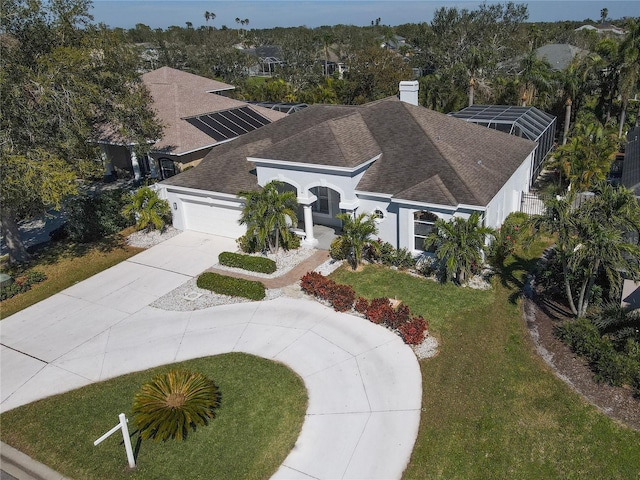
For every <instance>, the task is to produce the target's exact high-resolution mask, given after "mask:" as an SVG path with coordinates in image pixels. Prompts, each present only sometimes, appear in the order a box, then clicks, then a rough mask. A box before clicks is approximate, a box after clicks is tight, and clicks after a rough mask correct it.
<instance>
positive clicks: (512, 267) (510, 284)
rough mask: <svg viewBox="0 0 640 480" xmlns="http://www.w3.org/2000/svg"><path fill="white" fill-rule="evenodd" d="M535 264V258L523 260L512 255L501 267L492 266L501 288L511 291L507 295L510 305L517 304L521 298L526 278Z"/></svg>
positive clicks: (518, 256) (536, 260)
mask: <svg viewBox="0 0 640 480" xmlns="http://www.w3.org/2000/svg"><path fill="white" fill-rule="evenodd" d="M537 262H538V259H537V258H524V257H521V256H520V255H516V254H514V255H512V256H510V257H508V258H507V259H506V260H505V261H504V262H502V265H496V266H494V267H495V268H496V276H497V277H498V278H499V279H500V283H501V284H502V286H503V287H504V288H508V289H510V290H513V292H512V293H511V294H510V295H509V302H510V303H512V304H515V303H517V301H518V299H519V298H520V297H521V296H522V293H523V290H524V288H525V284H526V282H527V276H528V275H529V273H530V272H533V271H534V269H535V266H536V263H537Z"/></svg>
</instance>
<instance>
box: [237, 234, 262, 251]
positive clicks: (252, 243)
mask: <svg viewBox="0 0 640 480" xmlns="http://www.w3.org/2000/svg"><path fill="white" fill-rule="evenodd" d="M236 243H237V244H238V248H239V249H240V250H241V251H242V252H244V253H256V252H257V251H258V241H257V240H256V237H254V236H249V235H242V236H241V237H239V238H238V239H237V240H236Z"/></svg>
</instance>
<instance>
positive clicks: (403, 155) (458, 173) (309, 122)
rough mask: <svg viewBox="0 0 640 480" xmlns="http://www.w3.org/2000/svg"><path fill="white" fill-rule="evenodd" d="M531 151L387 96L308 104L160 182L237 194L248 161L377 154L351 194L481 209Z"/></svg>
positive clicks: (244, 184) (324, 161)
mask: <svg viewBox="0 0 640 480" xmlns="http://www.w3.org/2000/svg"><path fill="white" fill-rule="evenodd" d="M535 146H536V144H535V143H534V142H531V141H529V140H526V139H522V138H518V137H514V136H512V135H509V134H506V133H502V132H499V131H494V130H490V129H487V128H485V127H482V126H478V125H475V124H472V123H467V122H465V121H463V120H459V119H456V118H453V117H450V116H447V115H443V114H440V113H437V112H434V111H431V110H428V109H426V108H423V107H417V106H414V105H410V104H407V103H404V102H400V101H399V100H398V99H396V98H395V97H390V98H388V99H385V100H382V101H377V102H372V103H369V104H367V105H363V106H329V105H312V106H310V107H308V108H306V109H304V110H302V111H300V112H298V113H295V114H293V115H291V116H289V117H287V118H284V119H282V120H280V121H278V122H276V123H272V124H270V125H267V126H265V127H262V128H260V129H258V130H256V131H254V132H250V133H248V134H246V135H243V136H242V137H239V138H237V139H235V140H233V141H232V142H229V143H226V144H224V145H221V146H219V147H217V148H216V149H214V150H213V151H211V152H210V153H209V155H207V157H206V158H205V159H204V160H203V161H202V163H201V164H200V165H199V166H198V167H196V168H194V169H191V170H189V171H187V172H184V173H182V174H180V175H177V176H175V177H171V178H169V179H168V180H165V181H164V182H163V183H164V184H166V185H179V186H184V187H190V188H195V189H199V190H207V191H216V192H222V193H228V194H236V193H238V191H239V190H251V189H255V188H257V182H256V176H255V171H253V169H254V168H255V166H254V165H253V164H251V163H250V162H247V160H246V158H247V157H254V158H265V159H266V158H268V159H272V160H282V161H290V162H298V163H310V164H320V165H332V166H337V167H345V166H346V167H353V166H355V165H358V164H361V163H363V162H364V161H366V160H369V159H371V158H372V157H374V156H376V155H379V154H381V157H380V158H379V159H378V160H376V161H375V162H374V163H373V164H372V165H371V166H370V167H369V168H368V169H367V171H366V173H365V175H364V176H363V178H362V179H361V180H360V183H359V184H358V187H357V190H358V191H363V192H374V193H383V194H389V195H392V196H394V197H396V198H399V199H403V200H410V201H417V202H424V203H435V204H442V205H452V206H454V205H458V204H468V205H481V206H485V205H487V204H488V203H489V201H490V200H491V199H492V198H493V197H494V196H495V195H496V193H497V192H498V191H499V190H500V188H502V186H503V185H504V183H505V182H506V181H507V180H508V179H509V178H510V177H511V175H512V174H513V173H514V172H515V170H516V169H517V168H518V167H519V166H520V165H521V164H522V162H523V161H524V159H525V158H526V157H527V156H528V155H529V154H530V153H531V152H532V151H533V149H534V148H535Z"/></svg>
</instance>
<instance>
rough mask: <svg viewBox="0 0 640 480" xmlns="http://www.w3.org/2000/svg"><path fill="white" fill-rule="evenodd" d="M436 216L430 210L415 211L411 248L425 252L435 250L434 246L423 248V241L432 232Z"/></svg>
mask: <svg viewBox="0 0 640 480" xmlns="http://www.w3.org/2000/svg"><path fill="white" fill-rule="evenodd" d="M437 219H438V217H437V216H436V215H434V214H433V213H431V212H424V211H422V212H415V213H414V214H413V239H414V240H413V248H415V249H416V250H424V251H426V252H431V253H433V252H435V247H431V248H428V249H427V248H425V245H424V241H425V239H426V238H427V236H428V235H429V234H430V233H431V232H433V229H434V224H435V222H436V220H437Z"/></svg>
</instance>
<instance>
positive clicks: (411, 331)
mask: <svg viewBox="0 0 640 480" xmlns="http://www.w3.org/2000/svg"><path fill="white" fill-rule="evenodd" d="M428 329H429V322H427V321H426V320H425V319H424V318H422V317H413V318H411V320H409V321H408V322H406V323H404V324H402V325H400V327H399V328H398V330H400V335H401V336H402V339H403V340H404V343H406V344H408V345H420V344H421V343H422V342H423V340H424V337H425V336H426V335H427V330H428Z"/></svg>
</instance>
